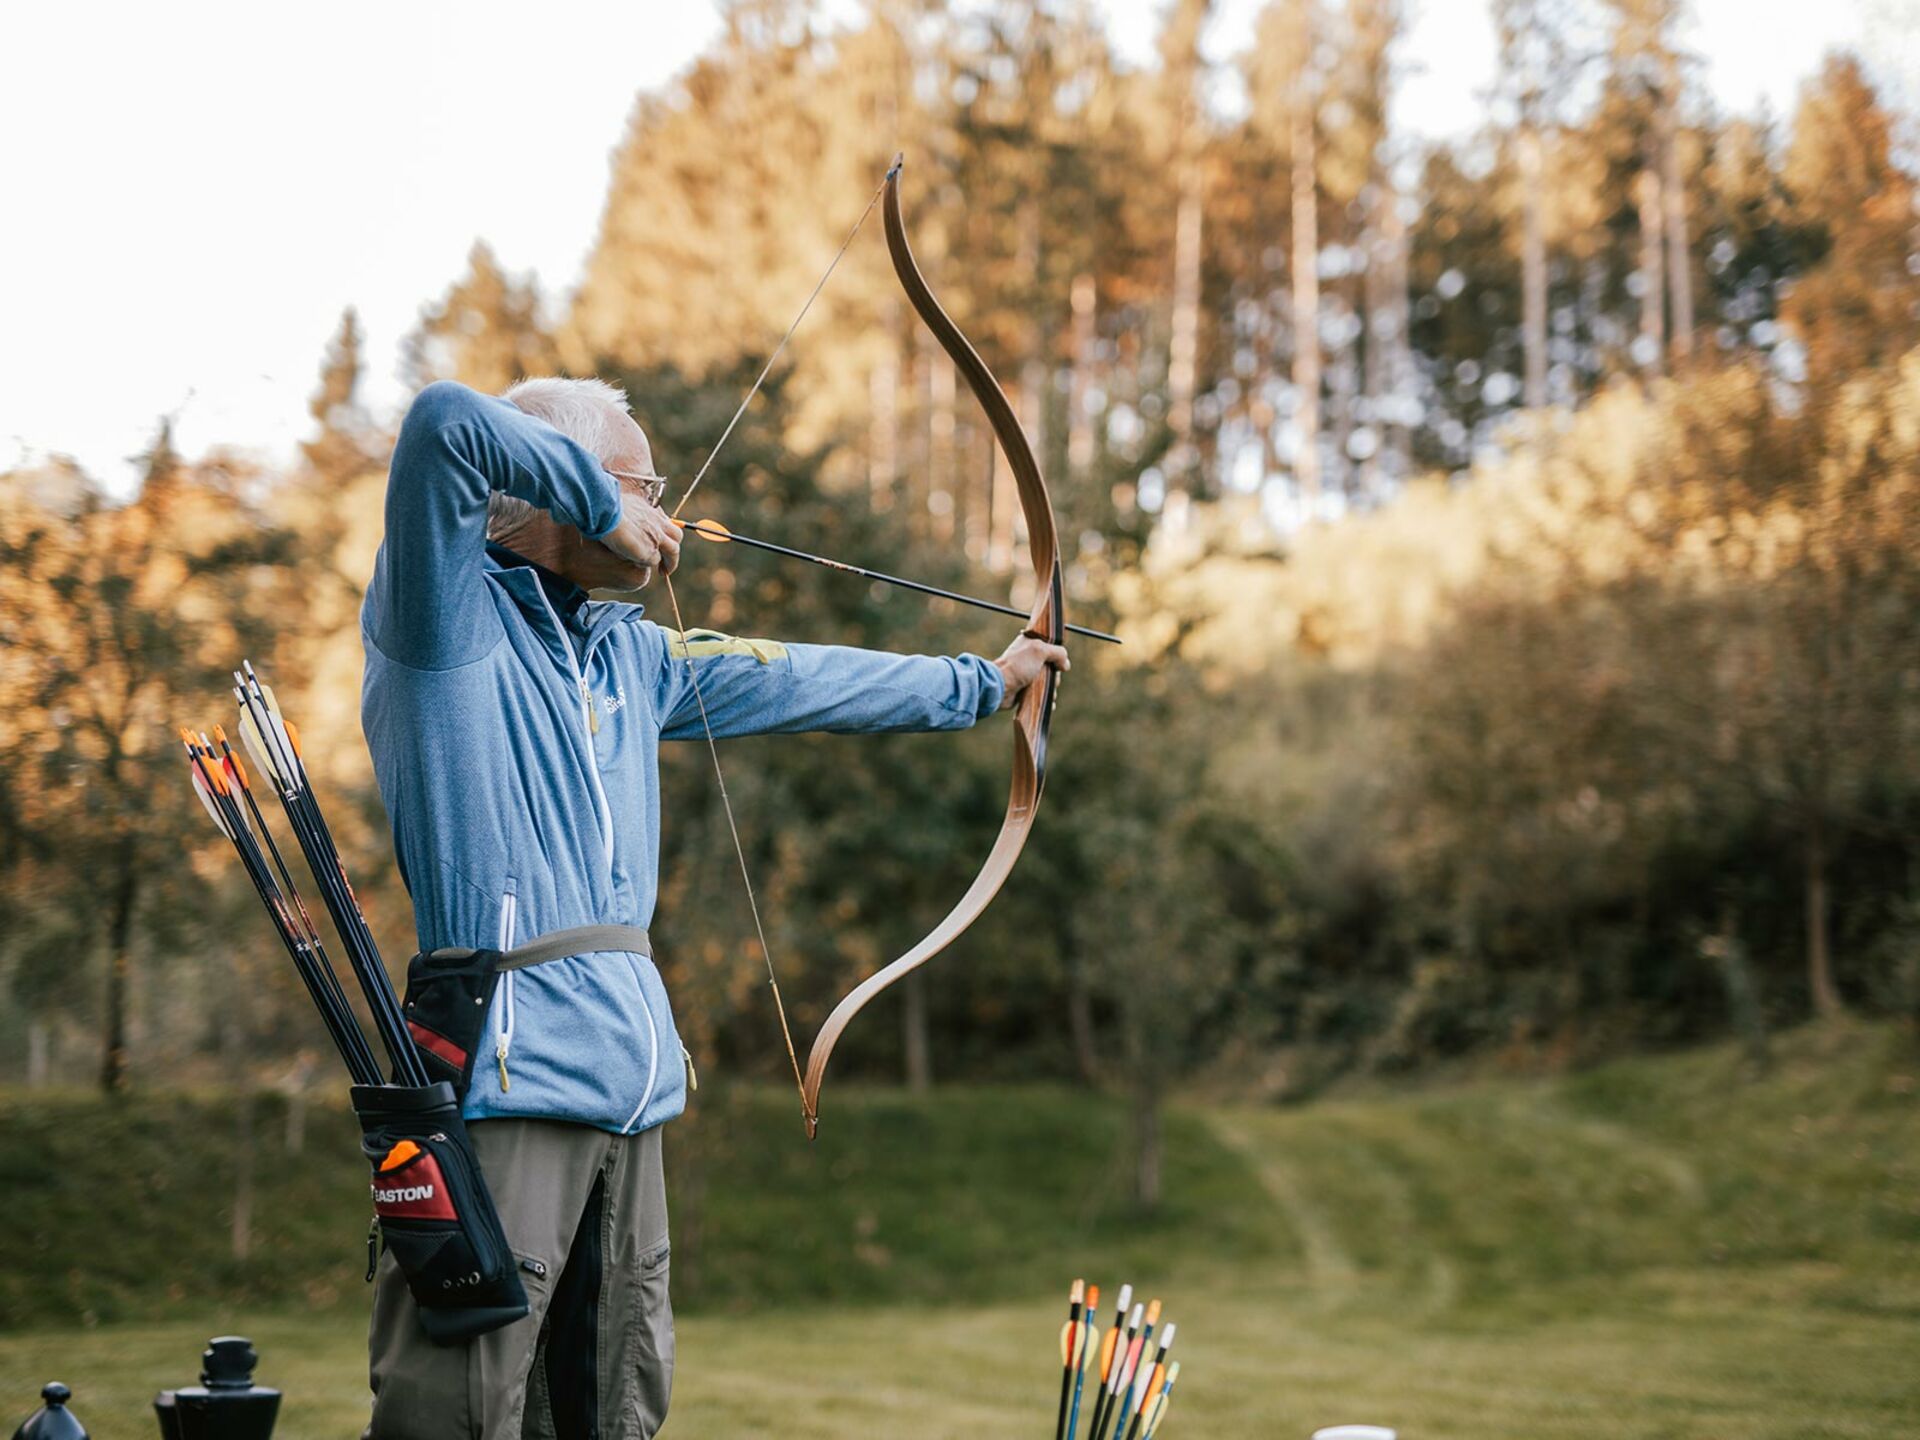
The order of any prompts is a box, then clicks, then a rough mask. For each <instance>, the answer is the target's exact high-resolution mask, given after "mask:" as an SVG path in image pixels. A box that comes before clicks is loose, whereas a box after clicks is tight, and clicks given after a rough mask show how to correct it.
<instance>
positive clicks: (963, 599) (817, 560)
mask: <svg viewBox="0 0 1920 1440" xmlns="http://www.w3.org/2000/svg"><path fill="white" fill-rule="evenodd" d="M677 523H679V524H680V525H681V526H682V527H684V528H685V529H687V530H691V531H692V532H693V533H694V534H696V535H699V536H701V537H702V538H704V539H707V540H712V541H715V542H718V543H721V544H725V543H728V542H731V543H733V544H735V545H746V546H749V547H751V548H752V549H755V550H765V551H768V552H769V553H770V554H774V555H785V556H787V557H788V558H789V559H792V560H805V561H806V562H807V563H808V564H810V565H824V566H825V567H826V568H827V569H829V570H842V571H845V572H846V573H847V574H849V575H858V576H860V577H861V578H862V579H866V580H878V581H879V582H880V583H881V584H883V585H897V586H899V587H900V588H901V589H902V590H914V591H918V592H919V593H920V594H922V595H932V596H934V597H935V598H936V599H940V600H952V601H954V602H955V603H956V604H960V605H972V606H974V607H975V608H977V609H980V610H994V611H998V612H999V613H1000V614H1002V615H1013V616H1017V617H1018V618H1019V619H1022V620H1024V619H1026V618H1027V612H1026V611H1024V610H1016V609H1015V608H1014V607H1013V606H1011V605H1001V604H999V603H998V602H996V601H993V600H982V599H980V598H979V597H978V596H975V595H961V594H958V593H956V592H954V591H952V590H942V589H941V588H940V587H939V586H938V585H925V584H922V583H921V582H920V581H918V580H907V579H904V578H902V577H901V576H899V575H887V574H884V573H883V572H881V571H879V570H869V569H867V568H866V567H865V566H863V565H849V564H847V562H846V561H844V560H831V559H829V558H828V557H826V556H825V555H814V554H812V553H810V552H808V551H806V550H796V549H794V548H793V547H792V546H791V545H776V544H774V543H773V541H771V540H756V539H755V538H754V537H753V536H751V535H741V534H739V533H738V532H736V531H733V530H728V531H727V532H725V533H724V534H722V533H721V532H720V531H719V530H718V529H711V530H710V529H707V528H706V522H705V521H702V520H682V521H679V522H677ZM1066 628H1067V629H1068V630H1071V631H1072V632H1073V633H1074V634H1076V635H1084V636H1086V637H1087V638H1088V639H1089V640H1104V641H1106V642H1107V643H1108V644H1109V645H1118V644H1120V643H1121V641H1120V637H1119V636H1118V635H1109V634H1108V633H1107V632H1106V631H1104V630H1090V629H1088V628H1087V627H1086V626H1084V625H1068V626H1067V627H1066Z"/></svg>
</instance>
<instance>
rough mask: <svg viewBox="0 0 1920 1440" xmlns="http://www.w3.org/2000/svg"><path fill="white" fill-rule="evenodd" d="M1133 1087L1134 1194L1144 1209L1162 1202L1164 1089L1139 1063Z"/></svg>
mask: <svg viewBox="0 0 1920 1440" xmlns="http://www.w3.org/2000/svg"><path fill="white" fill-rule="evenodd" d="M1134 1073H1135V1075H1136V1076H1137V1077H1138V1078H1137V1079H1136V1081H1135V1083H1134V1087H1133V1198H1134V1203H1135V1204H1137V1205H1138V1206H1139V1207H1140V1208H1141V1209H1142V1210H1156V1209H1158V1208H1159V1206H1160V1175H1161V1160H1162V1149H1161V1135H1160V1091H1159V1089H1158V1087H1157V1086H1155V1085H1154V1083H1153V1081H1152V1079H1151V1078H1150V1077H1149V1076H1148V1075H1147V1073H1146V1068H1145V1067H1144V1066H1142V1067H1136V1069H1135V1071H1134Z"/></svg>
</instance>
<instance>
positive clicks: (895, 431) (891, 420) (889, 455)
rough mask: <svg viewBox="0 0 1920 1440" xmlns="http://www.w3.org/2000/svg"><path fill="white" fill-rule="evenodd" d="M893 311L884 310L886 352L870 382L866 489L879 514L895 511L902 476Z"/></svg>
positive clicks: (889, 308) (888, 308) (898, 389)
mask: <svg viewBox="0 0 1920 1440" xmlns="http://www.w3.org/2000/svg"><path fill="white" fill-rule="evenodd" d="M894 310H895V307H894V305H893V304H892V302H889V303H888V304H887V305H886V306H885V307H884V308H883V311H882V314H883V316H884V317H885V319H884V323H883V324H882V327H881V328H882V330H883V332H884V333H885V335H886V349H885V350H884V351H883V352H882V353H881V357H880V363H879V364H878V365H875V366H874V367H873V374H872V376H871V377H869V381H868V389H869V390H870V392H871V396H870V403H869V405H868V407H867V414H868V417H869V418H868V421H867V427H868V438H867V490H868V495H869V498H870V500H871V502H872V505H873V508H874V509H875V510H876V511H884V510H891V509H892V508H893V485H894V480H895V478H896V477H897V476H898V475H899V473H900V348H899V341H898V339H897V338H896V336H895V330H896V328H897V327H896V326H895V325H894V324H893V323H892V321H893V316H894Z"/></svg>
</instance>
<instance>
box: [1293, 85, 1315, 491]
mask: <svg viewBox="0 0 1920 1440" xmlns="http://www.w3.org/2000/svg"><path fill="white" fill-rule="evenodd" d="M1313 120H1314V115H1313V106H1312V105H1311V104H1310V103H1308V102H1307V101H1305V100H1296V101H1295V102H1294V108H1293V128H1292V147H1291V148H1292V155H1291V163H1292V167H1293V392H1294V412H1293V414H1294V429H1295V433H1296V435H1297V437H1298V444H1299V453H1298V454H1297V455H1296V456H1295V460H1294V478H1295V486H1296V489H1297V490H1298V492H1299V499H1300V506H1301V508H1302V510H1303V511H1305V513H1306V514H1308V515H1309V516H1311V515H1313V514H1315V513H1317V511H1318V509H1319V504H1320V216H1319V188H1320V187H1319V184H1318V181H1317V171H1316V167H1317V165H1318V163H1319V162H1318V159H1317V157H1316V155H1315V152H1314V138H1313Z"/></svg>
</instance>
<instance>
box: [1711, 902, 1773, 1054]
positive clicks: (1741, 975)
mask: <svg viewBox="0 0 1920 1440" xmlns="http://www.w3.org/2000/svg"><path fill="white" fill-rule="evenodd" d="M1700 949H1701V951H1702V952H1703V953H1704V954H1705V955H1706V956H1707V958H1708V959H1710V960H1711V961H1713V963H1714V968H1715V969H1716V970H1718V971H1719V972H1720V983H1721V984H1722V985H1724V986H1725V987H1726V991H1727V1008H1728V1010H1729V1012H1730V1013H1731V1014H1732V1017H1733V1028H1734V1032H1735V1033H1736V1034H1738V1035H1739V1037H1740V1043H1741V1046H1742V1047H1743V1048H1744V1049H1745V1050H1746V1052H1747V1066H1748V1068H1749V1069H1750V1070H1752V1071H1753V1073H1754V1074H1755V1075H1762V1074H1765V1073H1766V1071H1767V1070H1768V1069H1770V1068H1771V1067H1772V1064H1773V1052H1772V1050H1771V1048H1770V1047H1769V1046H1768V1043H1767V1020H1766V1013H1765V1012H1764V1011H1763V1010H1762V1009H1761V1007H1760V995H1759V988H1758V987H1757V986H1756V985H1755V984H1754V983H1753V966H1752V965H1751V964H1750V963H1749V962H1748V959H1747V947H1746V945H1745V944H1744V943H1743V942H1742V941H1741V939H1740V924H1739V916H1738V915H1737V914H1736V912H1735V910H1734V907H1733V906H1732V905H1731V904H1726V905H1723V906H1722V907H1721V910H1720V927H1719V929H1718V931H1716V932H1715V933H1714V934H1712V935H1709V936H1707V937H1706V939H1705V940H1703V941H1702V942H1701V944H1700Z"/></svg>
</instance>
